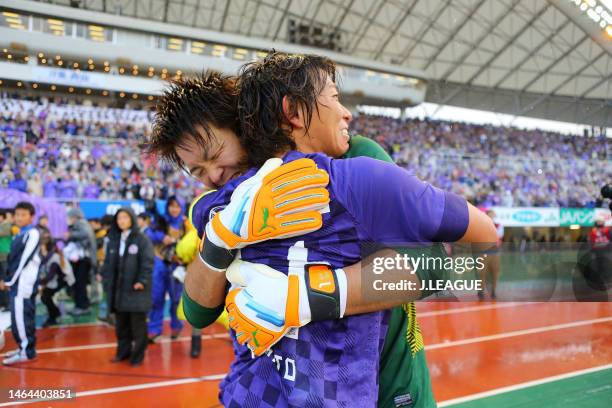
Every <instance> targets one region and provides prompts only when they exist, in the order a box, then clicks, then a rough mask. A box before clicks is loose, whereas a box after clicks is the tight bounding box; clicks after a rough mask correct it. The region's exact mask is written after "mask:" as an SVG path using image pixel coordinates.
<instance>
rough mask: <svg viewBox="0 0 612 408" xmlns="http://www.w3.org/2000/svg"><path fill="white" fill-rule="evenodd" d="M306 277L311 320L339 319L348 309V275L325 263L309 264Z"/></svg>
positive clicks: (306, 268) (306, 267)
mask: <svg viewBox="0 0 612 408" xmlns="http://www.w3.org/2000/svg"><path fill="white" fill-rule="evenodd" d="M304 269H305V270H304V272H305V273H304V277H305V283H306V292H307V294H308V303H309V306H310V312H311V321H313V322H316V321H320V320H330V319H339V318H341V317H343V316H344V311H345V309H346V287H347V284H346V275H345V274H344V271H343V270H342V269H337V270H333V269H331V267H330V266H329V265H325V264H308V265H306V266H305V267H304Z"/></svg>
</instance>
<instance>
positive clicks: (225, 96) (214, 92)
mask: <svg viewBox="0 0 612 408" xmlns="http://www.w3.org/2000/svg"><path fill="white" fill-rule="evenodd" d="M236 102H237V91H236V78H235V77H234V76H229V75H223V74H221V73H219V72H216V71H206V72H204V73H202V74H200V75H198V76H194V77H185V78H179V79H176V80H173V81H172V82H171V83H170V86H169V87H168V88H166V90H165V91H164V93H163V95H162V96H161V97H160V98H159V99H158V102H157V105H156V107H155V109H156V114H155V119H154V122H153V132H152V135H151V137H150V139H149V140H148V141H147V142H146V143H145V144H144V145H143V147H144V149H145V151H146V152H147V153H150V154H154V155H156V156H159V157H160V158H161V159H162V160H165V161H167V162H169V163H170V164H172V165H174V166H176V167H179V168H182V169H185V165H184V163H183V161H182V160H181V159H180V157H179V156H178V154H177V153H176V149H177V148H178V147H185V145H186V143H187V141H188V138H189V136H192V137H193V138H194V139H195V142H196V143H198V144H199V145H200V146H202V148H204V149H205V150H208V149H209V146H210V143H211V141H212V140H214V137H213V135H212V132H211V128H210V127H211V125H212V126H215V127H217V128H220V129H230V130H232V131H233V132H234V133H236V134H238V117H237V106H236ZM198 126H201V127H202V128H203V129H204V133H205V136H204V137H199V136H200V133H199V132H198V131H197V130H196V128H197V127H198Z"/></svg>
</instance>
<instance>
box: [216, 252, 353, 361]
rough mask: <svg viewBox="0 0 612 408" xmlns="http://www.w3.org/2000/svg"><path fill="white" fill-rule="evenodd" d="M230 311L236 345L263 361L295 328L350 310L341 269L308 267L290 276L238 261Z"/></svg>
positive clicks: (230, 273) (233, 269)
mask: <svg viewBox="0 0 612 408" xmlns="http://www.w3.org/2000/svg"><path fill="white" fill-rule="evenodd" d="M227 278H228V280H229V281H230V282H231V283H232V288H231V289H230V291H229V293H228V295H227V297H226V300H225V306H226V309H227V312H228V315H229V325H230V327H231V328H232V329H234V330H235V331H236V340H237V341H238V342H239V343H241V344H245V343H246V344H247V346H248V347H249V349H251V351H252V352H253V354H255V355H256V356H260V355H261V354H263V353H264V352H265V351H266V350H268V349H269V348H270V347H272V346H273V345H274V344H276V343H277V342H278V341H279V340H280V339H281V338H282V337H283V336H284V335H285V334H286V333H287V331H289V329H290V328H292V327H301V326H304V325H306V324H308V323H309V322H314V321H320V320H328V319H338V318H341V317H343V316H344V312H345V310H346V293H347V282H346V275H345V273H344V271H343V270H342V269H336V270H334V269H332V268H331V267H330V266H329V265H326V264H307V265H305V266H304V270H300V271H299V272H296V271H295V270H290V272H289V275H285V274H284V273H282V272H279V271H277V270H276V269H272V268H270V267H269V266H266V265H263V264H254V263H250V262H245V261H241V260H236V261H234V262H233V263H232V264H231V265H230V267H229V268H228V270H227Z"/></svg>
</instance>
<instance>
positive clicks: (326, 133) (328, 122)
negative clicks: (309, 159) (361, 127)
mask: <svg viewBox="0 0 612 408" xmlns="http://www.w3.org/2000/svg"><path fill="white" fill-rule="evenodd" d="M317 110H318V112H317ZM352 117H353V115H352V114H351V112H350V111H349V110H348V109H346V108H345V107H344V106H343V105H342V104H341V103H340V96H339V93H338V88H337V86H336V84H335V83H334V82H333V81H332V80H331V79H330V78H329V77H328V78H327V81H326V83H325V87H324V88H323V91H322V92H321V93H320V94H319V96H318V97H317V109H314V110H313V112H312V118H311V120H310V127H309V129H308V133H303V134H296V135H295V143H296V145H297V149H298V150H299V151H301V152H304V153H315V152H322V153H325V154H327V155H328V156H331V157H341V156H342V155H344V154H345V153H346V152H347V151H348V149H349V140H350V138H349V133H348V126H349V122H350V121H351V119H352Z"/></svg>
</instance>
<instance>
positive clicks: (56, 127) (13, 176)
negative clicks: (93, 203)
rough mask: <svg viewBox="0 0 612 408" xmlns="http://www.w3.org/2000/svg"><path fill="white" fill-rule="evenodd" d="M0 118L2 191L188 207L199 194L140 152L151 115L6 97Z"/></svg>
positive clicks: (183, 179)
mask: <svg viewBox="0 0 612 408" xmlns="http://www.w3.org/2000/svg"><path fill="white" fill-rule="evenodd" d="M0 112H1V114H2V117H1V118H0V151H1V152H2V157H1V158H0V187H8V188H14V189H17V190H20V191H23V192H28V193H31V194H33V195H36V196H41V197H45V198H54V199H62V200H68V201H70V200H73V199H100V200H114V199H154V198H158V199H166V198H168V197H169V196H172V195H176V196H178V197H179V198H180V199H182V200H184V201H189V200H190V199H191V198H192V197H193V195H194V194H195V193H197V192H198V191H199V190H200V189H201V186H200V185H199V184H198V183H196V182H195V181H194V180H193V179H191V178H190V177H188V176H187V175H186V174H183V173H180V172H175V171H173V170H172V169H171V168H170V167H169V166H164V165H162V164H160V163H158V162H156V161H155V160H154V159H153V158H151V157H145V156H143V155H142V154H141V149H140V147H139V144H140V143H141V142H142V141H143V140H144V138H145V137H146V136H147V135H148V134H149V132H150V123H151V119H152V112H150V111H146V110H131V109H114V108H100V107H93V106H85V105H69V104H66V103H55V102H54V103H50V102H48V101H47V100H37V101H29V100H20V99H12V98H2V99H0Z"/></svg>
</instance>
